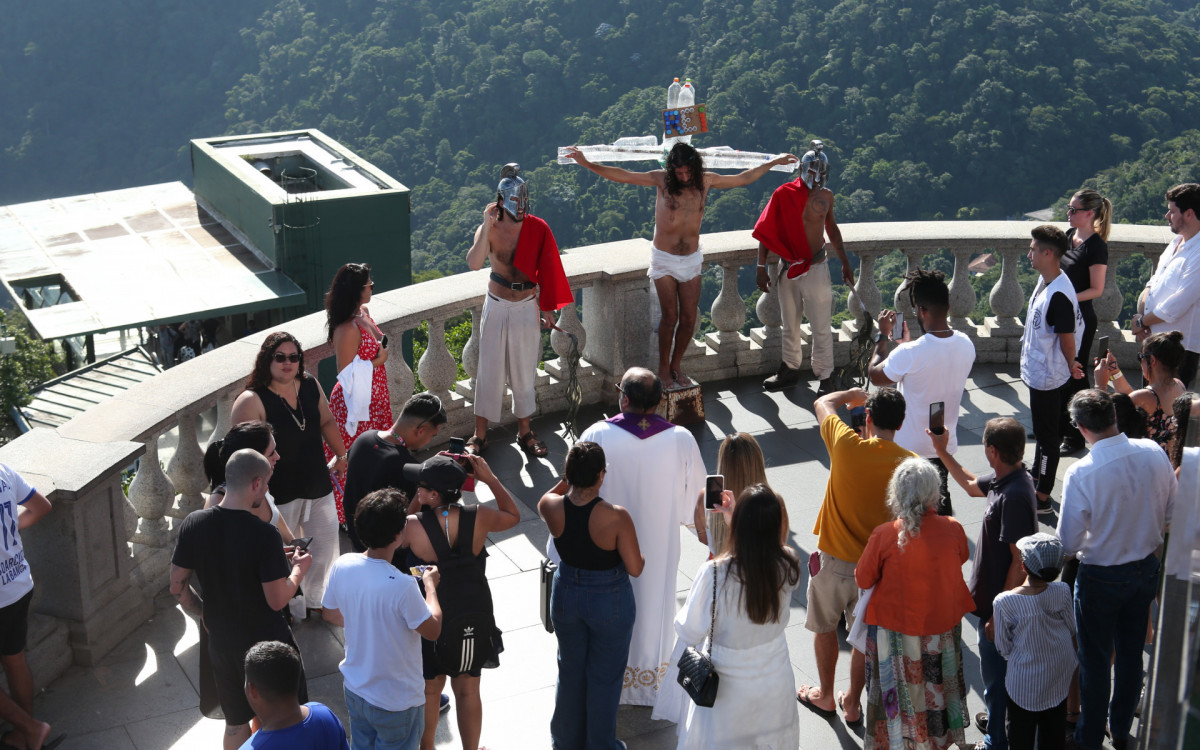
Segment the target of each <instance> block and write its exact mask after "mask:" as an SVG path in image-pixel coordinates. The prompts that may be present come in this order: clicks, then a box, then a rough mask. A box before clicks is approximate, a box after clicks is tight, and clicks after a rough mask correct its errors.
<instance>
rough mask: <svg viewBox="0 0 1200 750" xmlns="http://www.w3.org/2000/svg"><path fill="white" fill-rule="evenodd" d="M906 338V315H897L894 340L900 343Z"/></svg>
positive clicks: (893, 333)
mask: <svg viewBox="0 0 1200 750" xmlns="http://www.w3.org/2000/svg"><path fill="white" fill-rule="evenodd" d="M902 338H904V313H902V312H898V313H896V327H895V328H893V329H892V340H894V341H899V340H900V339H902Z"/></svg>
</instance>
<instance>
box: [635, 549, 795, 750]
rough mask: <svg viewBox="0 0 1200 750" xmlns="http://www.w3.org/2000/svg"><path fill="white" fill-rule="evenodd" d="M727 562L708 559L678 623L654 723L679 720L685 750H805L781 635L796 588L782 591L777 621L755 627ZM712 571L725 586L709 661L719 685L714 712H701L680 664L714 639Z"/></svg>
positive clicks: (720, 592)
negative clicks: (690, 650) (689, 651)
mask: <svg viewBox="0 0 1200 750" xmlns="http://www.w3.org/2000/svg"><path fill="white" fill-rule="evenodd" d="M729 562H730V561H729V558H724V559H721V560H717V561H715V562H706V563H705V564H704V565H702V566H701V568H700V570H698V571H697V572H696V578H695V581H694V583H693V584H692V590H691V592H690V593H689V594H688V598H687V603H686V604H685V605H684V607H683V609H682V610H680V612H679V614H678V616H676V618H675V631H676V632H677V633H678V634H679V637H678V640H677V641H676V643H675V650H674V652H673V653H672V655H671V667H670V670H669V673H668V674H667V677H666V679H664V680H663V683H664V688H663V690H662V691H661V693H660V695H659V705H658V706H656V707H655V711H654V718H665V719H670V720H673V721H676V722H677V723H678V725H679V732H680V734H679V745H678V747H679V748H680V749H681V750H683V749H684V748H686V749H687V750H699V749H701V748H713V750H716V749H717V748H722V749H724V748H755V750H796V748H797V747H799V745H800V715H799V713H798V704H797V703H796V678H795V676H794V675H793V673H792V662H791V659H790V657H789V655H788V647H787V640H786V639H785V638H784V634H783V631H784V629H785V628H786V627H787V625H788V619H789V607H788V605H789V604H790V600H791V596H792V591H793V589H794V588H795V586H794V585H789V584H786V583H785V584H784V587H783V590H782V591H780V592H779V598H780V602H781V603H782V605H783V606H782V613H781V617H780V618H779V622H769V623H766V624H764V625H756V624H754V623H753V622H751V621H750V618H749V616H748V615H747V614H746V611H745V609H744V608H742V607H741V606H739V603H738V600H739V598H740V595H741V589H742V585H741V584H740V583H739V582H738V581H737V579H736V578H735V577H727V576H728V572H729ZM714 569H715V570H717V571H719V572H718V576H719V581H720V587H719V588H718V594H717V625H716V629H715V632H714V635H713V638H714V640H715V642H716V643H715V645H714V646H713V649H712V654H711V658H712V660H713V665H714V666H715V667H716V670H717V674H718V675H719V676H720V680H721V681H720V686H719V687H718V688H717V700H716V703H715V704H713V707H712V708H700V707H698V706H696V704H694V703H692V701H691V699H690V698H688V695H687V693H685V692H684V691H683V688H681V687H679V684H678V682H677V678H678V674H679V669H678V667H677V666H676V665H677V664H678V662H679V655H680V654H682V653H683V650H684V648H686V647H687V646H697V647H699V646H700V645H701V644H702V643H703V642H704V640H705V638H707V637H708V623H709V617H710V612H711V611H712V582H713V570H714ZM672 712H674V714H675V715H674V716H672V715H671V713H672Z"/></svg>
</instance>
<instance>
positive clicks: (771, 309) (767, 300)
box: [754, 263, 783, 346]
mask: <svg viewBox="0 0 1200 750" xmlns="http://www.w3.org/2000/svg"><path fill="white" fill-rule="evenodd" d="M767 277H768V278H769V279H770V283H769V284H768V285H767V291H766V292H764V293H762V294H760V295H758V302H756V303H755V305H754V312H755V313H756V314H757V315H758V320H759V322H760V323H762V324H763V327H762V341H761V343H762V344H763V345H764V346H765V345H766V344H767V342H769V341H778V339H779V338H780V336H782V335H783V312H782V311H781V310H780V309H779V295H778V294H776V293H775V288H776V287H775V285H776V284H778V283H779V264H778V263H768V264H767Z"/></svg>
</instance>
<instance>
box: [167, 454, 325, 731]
mask: <svg viewBox="0 0 1200 750" xmlns="http://www.w3.org/2000/svg"><path fill="white" fill-rule="evenodd" d="M270 478H271V464H270V463H268V462H267V459H266V458H264V457H263V456H262V454H260V453H259V452H258V451H254V450H249V449H245V450H240V451H237V452H236V453H234V454H233V455H232V456H230V457H229V462H228V463H227V464H226V466H225V497H224V499H222V500H221V502H220V504H219V505H216V506H213V507H212V508H208V509H206V510H200V511H196V512H195V513H192V514H191V515H189V516H188V517H187V518H186V519H184V521H183V525H182V526H181V527H180V529H179V539H178V540H177V541H176V543H175V553H174V555H172V557H171V593H172V594H173V595H174V596H175V598H176V599H178V600H179V604H180V606H182V607H183V609H184V611H186V612H189V613H191V614H193V615H195V616H197V617H199V618H200V620H201V625H202V627H204V628H207V630H208V634H209V641H208V650H209V655H210V657H211V659H212V665H213V674H214V676H215V677H216V682H217V695H218V697H219V699H220V701H221V709H222V710H223V711H224V712H225V736H224V740H223V746H224V748H225V750H237V748H239V747H241V746H242V743H244V742H245V741H246V740H247V739H249V738H250V719H251V718H252V717H253V716H254V711H253V709H251V708H250V704H249V703H248V702H247V701H246V694H245V692H244V690H243V686H244V684H245V665H244V659H245V656H246V651H248V650H249V649H250V647H251V646H253V645H254V644H256V643H258V642H259V641H282V642H284V643H286V644H288V645H290V646H293V647H295V645H296V641H295V639H294V638H293V637H292V630H291V628H290V627H288V624H287V621H286V620H284V618H283V613H282V612H281V611H280V610H282V609H283V608H284V607H286V606H287V603H288V600H290V599H291V598H292V597H293V596H295V594H296V590H297V589H299V588H300V581H301V580H302V579H303V578H304V574H305V573H306V572H307V571H308V569H309V566H311V565H312V557H311V556H310V555H309V554H308V553H307V552H305V551H304V550H295V551H293V552H292V556H291V560H290V562H289V559H288V556H287V555H286V554H285V553H284V548H283V539H282V538H281V537H280V536H279V532H278V531H277V530H276V529H275V527H274V526H272V525H271V524H269V523H266V522H264V521H260V520H259V519H258V518H257V517H255V515H254V514H253V513H252V510H253V509H255V508H258V507H260V506H261V505H262V504H263V503H264V502H266V493H267V482H268V480H269V479H270ZM193 573H195V575H196V579H197V580H198V581H199V583H200V586H201V588H202V589H203V591H204V598H203V601H201V600H200V598H199V597H197V596H196V594H195V593H193V592H192V589H191V587H190V585H189V584H190V581H191V577H192V574H193ZM300 688H301V695H300V700H301V702H305V701H307V700H308V690H307V687H306V685H305V682H304V680H303V679H301V682H300Z"/></svg>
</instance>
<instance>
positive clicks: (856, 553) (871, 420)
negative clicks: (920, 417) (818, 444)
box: [796, 388, 913, 724]
mask: <svg viewBox="0 0 1200 750" xmlns="http://www.w3.org/2000/svg"><path fill="white" fill-rule="evenodd" d="M860 406H861V407H865V411H864V419H865V421H864V423H863V427H862V434H861V435H860V434H859V433H857V432H855V431H854V430H852V429H851V428H850V426H849V425H847V424H846V423H845V422H843V421H842V420H841V418H839V417H838V414H837V412H838V409H839V408H841V407H847V408H849V409H855V408H857V407H860ZM813 410H814V411H815V412H816V415H817V422H818V424H820V425H821V439H822V440H824V441H825V448H826V449H827V450H828V451H829V484H828V485H826V488H825V500H824V501H823V502H822V503H821V510H820V512H819V513H818V514H817V523H816V526H815V527H814V528H813V533H814V534H816V535H817V551H816V552H815V553H813V559H810V560H809V574H810V575H811V578H809V580H808V614H807V616H806V618H805V621H804V626H805V627H806V628H808V629H809V630H811V631H812V632H813V633H814V637H813V647H814V649H815V650H816V655H817V676H818V678H819V679H820V681H821V684H820V686H809V685H801V686H800V689H799V690H798V691H797V693H796V699H797V700H798V701H800V702H801V703H803V704H804V705H806V706H807V707H809V708H810V709H812V710H813V711H816V712H817V713H819V714H823V715H827V716H832V715H833V714H834V713H835V712H836V710H837V709H838V708H839V707H840V708H841V710H842V713H843V714H844V715H845V719H846V723H848V724H853V723H855V722H857V721H859V720H860V719H862V716H863V711H862V702H861V696H862V691H863V687H864V686H865V683H866V667H865V657H864V655H863V654H862V653H860V652H858V651H857V650H855V651H852V652H851V654H850V690H849V691H848V692H842V693H839V694H838V695H837V700H836V702H835V700H834V696H833V683H834V678H835V676H836V672H837V659H838V637H837V628H838V618H839V617H840V616H841V615H842V614H843V613H844V614H845V616H846V630H847V632H849V629H850V628H851V627H852V626H853V625H854V606H855V605H856V604H857V603H858V585H857V584H856V583H855V582H854V566H855V565H856V564H857V563H858V559H859V558H860V557H862V553H863V550H864V549H865V548H866V546H867V540H868V539H870V538H871V532H873V531H874V530H875V527H876V526H879V525H880V524H883V523H887V522H888V521H890V520H892V514H891V511H889V510H888V507H887V486H888V482H889V481H890V480H891V478H892V472H894V471H895V470H896V467H897V466H898V465H900V463H901V462H902V461H904V460H905V459H906V458H911V457H912V456H913V454H912V452H911V451H908V450H905V449H904V448H903V447H901V446H900V445H897V441H896V435H897V430H899V429H900V428H901V426H902V425H903V424H905V423H906V421H907V420H906V419H905V401H904V396H903V395H901V394H900V392H899V391H897V390H896V389H895V388H880V389H879V390H877V391H875V392H874V393H872V394H870V395H867V392H866V391H864V390H863V389H861V388H852V389H850V390H848V391H838V392H836V393H830V394H828V395H825V396H822V397H820V398H819V399H817V402H816V404H814V406H813Z"/></svg>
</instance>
